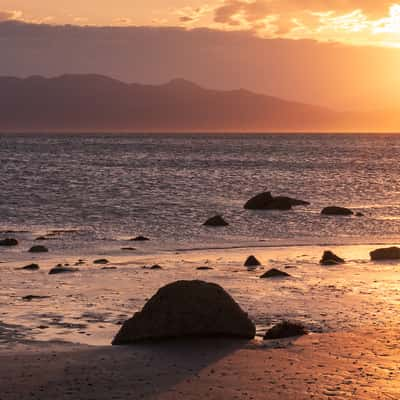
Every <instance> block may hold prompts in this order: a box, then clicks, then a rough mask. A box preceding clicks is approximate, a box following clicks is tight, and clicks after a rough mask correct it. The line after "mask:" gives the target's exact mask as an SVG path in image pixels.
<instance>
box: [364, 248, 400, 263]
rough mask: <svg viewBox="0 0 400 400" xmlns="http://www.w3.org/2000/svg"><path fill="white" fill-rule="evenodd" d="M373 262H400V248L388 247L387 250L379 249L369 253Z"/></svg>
mask: <svg viewBox="0 0 400 400" xmlns="http://www.w3.org/2000/svg"><path fill="white" fill-rule="evenodd" d="M369 255H370V256H371V260H372V261H382V260H383V261H384V260H399V259H400V248H398V247H387V248H385V249H377V250H374V251H371V252H370V253H369Z"/></svg>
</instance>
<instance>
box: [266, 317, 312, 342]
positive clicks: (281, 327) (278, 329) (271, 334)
mask: <svg viewBox="0 0 400 400" xmlns="http://www.w3.org/2000/svg"><path fill="white" fill-rule="evenodd" d="M307 333H308V332H307V330H306V328H305V327H304V325H302V324H301V323H299V322H291V321H282V322H280V323H279V324H277V325H275V326H273V327H272V328H271V329H270V330H268V331H267V333H266V334H265V336H264V340H270V339H285V338H289V337H294V336H302V335H307Z"/></svg>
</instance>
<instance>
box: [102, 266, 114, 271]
mask: <svg viewBox="0 0 400 400" xmlns="http://www.w3.org/2000/svg"><path fill="white" fill-rule="evenodd" d="M115 269H117V267H103V268H102V270H104V271H111V270H115Z"/></svg>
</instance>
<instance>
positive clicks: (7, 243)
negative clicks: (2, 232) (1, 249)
mask: <svg viewBox="0 0 400 400" xmlns="http://www.w3.org/2000/svg"><path fill="white" fill-rule="evenodd" d="M0 246H8V247H11V246H18V240H17V239H14V238H5V239H3V240H0Z"/></svg>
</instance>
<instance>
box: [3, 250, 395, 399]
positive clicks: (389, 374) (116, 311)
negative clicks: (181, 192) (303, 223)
mask: <svg viewBox="0 0 400 400" xmlns="http://www.w3.org/2000/svg"><path fill="white" fill-rule="evenodd" d="M330 248H331V249H332V250H334V251H335V253H337V254H340V255H341V256H343V257H345V258H346V261H347V263H346V264H345V265H338V266H334V267H323V266H321V265H319V259H320V257H321V254H322V252H323V250H324V249H326V247H323V246H290V247H258V248H257V247H253V248H233V249H232V248H231V249H219V250H217V249H209V250H207V249H203V250H188V251H182V250H181V251H163V252H159V253H153V252H152V253H149V252H146V251H145V250H142V251H139V253H138V254H136V253H131V252H129V254H127V253H126V252H125V251H122V250H117V249H115V250H114V251H112V250H110V251H108V252H104V253H101V252H99V253H96V254H91V255H88V254H86V255H79V257H78V255H77V254H60V253H58V254H51V253H47V254H44V255H41V254H38V255H29V256H28V257H26V258H25V259H23V260H22V259H20V258H17V260H15V259H14V260H11V261H8V262H4V263H3V264H2V265H1V268H2V274H1V277H0V280H1V282H0V283H1V285H2V287H3V290H2V292H1V298H0V300H1V305H2V309H1V310H2V311H1V320H2V324H1V325H0V392H1V396H0V398H1V399H2V400H3V399H5V400H9V399H10V400H11V399H50V398H52V399H53V398H70V399H77V398H79V399H103V398H104V399H126V398H135V399H136V398H137V399H141V398H142V399H203V398H210V399H221V398H226V399H241V398H243V399H265V398H268V399H310V398H315V399H324V398H337V399H345V398H356V399H370V400H372V399H373V400H375V399H397V398H400V385H399V382H400V380H399V369H398V362H399V354H400V353H399V346H400V345H399V344H398V339H399V332H400V331H399V322H400V320H399V318H398V302H399V296H398V294H399V290H398V282H399V279H400V267H399V266H398V265H397V264H396V263H393V262H386V263H382V262H381V263H375V262H371V261H369V251H370V250H372V249H374V248H376V246H375V245H361V246H332V247H330ZM250 254H254V255H256V256H257V258H258V259H259V260H261V261H262V263H263V266H261V267H259V268H256V269H252V270H248V269H247V268H245V267H244V266H243V262H244V260H245V259H246V257H247V256H248V255H250ZM11 258H12V257H11ZM99 258H106V259H107V260H108V261H109V262H108V264H106V265H98V264H95V263H94V261H95V260H96V259H99ZM78 259H84V260H85V261H83V262H82V264H81V265H79V267H78V268H79V272H75V273H69V274H61V275H55V276H53V275H49V274H48V272H49V270H50V269H51V268H52V267H54V266H55V265H56V264H59V263H62V264H69V265H71V266H73V265H74V264H75V263H76V262H77V260H78ZM32 262H35V263H38V264H39V265H40V270H39V271H36V272H27V271H21V270H16V268H19V267H21V266H23V265H26V264H29V263H32ZM154 264H159V265H160V266H162V269H161V270H150V269H148V268H143V267H144V266H151V265H154ZM105 266H106V268H108V269H103V268H104V267H105ZM201 266H207V267H209V268H211V269H209V270H197V268H198V267H201ZM269 267H276V268H279V269H281V270H285V271H287V272H289V273H290V275H291V277H289V278H288V279H277V280H276V279H273V280H264V279H260V278H259V277H260V275H261V274H262V273H263V272H265V270H266V269H267V268H269ZM110 268H112V269H110ZM181 279H201V280H205V281H208V282H216V283H218V284H220V285H221V286H223V287H224V288H225V289H226V290H227V291H228V292H229V293H230V294H231V295H232V296H233V298H234V299H235V300H236V301H237V302H238V303H239V304H240V305H241V307H242V308H243V309H244V310H245V311H246V312H248V313H249V315H250V317H251V318H252V319H253V320H254V321H255V323H256V326H257V336H256V339H255V340H253V341H247V342H246V341H241V340H239V341H232V340H229V339H228V340H221V339H215V340H212V339H196V340H183V341H167V342H161V343H152V344H139V345H134V346H123V347H112V346H110V343H111V340H112V338H113V337H114V335H115V334H116V332H117V331H118V330H119V327H120V324H121V323H122V322H123V321H124V320H125V319H127V318H129V317H130V316H132V315H133V313H134V312H136V311H138V310H140V309H141V307H142V306H143V305H144V303H145V302H146V300H148V298H149V297H151V296H152V295H153V294H154V293H155V292H156V291H157V289H158V288H160V287H161V286H163V285H165V284H167V283H170V282H173V281H176V280H181ZM28 295H34V296H43V298H36V299H32V300H31V301H26V300H23V298H24V297H25V296H28ZM283 319H294V320H298V321H301V322H302V323H304V324H305V325H306V326H307V328H308V329H309V330H310V334H309V335H307V336H304V337H301V338H294V339H283V340H278V341H276V340H273V341H263V340H262V335H263V333H264V332H265V331H266V329H268V328H269V327H270V326H272V325H273V324H274V323H277V322H279V321H281V320H283Z"/></svg>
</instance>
